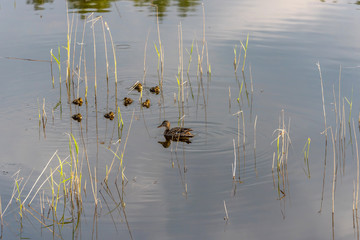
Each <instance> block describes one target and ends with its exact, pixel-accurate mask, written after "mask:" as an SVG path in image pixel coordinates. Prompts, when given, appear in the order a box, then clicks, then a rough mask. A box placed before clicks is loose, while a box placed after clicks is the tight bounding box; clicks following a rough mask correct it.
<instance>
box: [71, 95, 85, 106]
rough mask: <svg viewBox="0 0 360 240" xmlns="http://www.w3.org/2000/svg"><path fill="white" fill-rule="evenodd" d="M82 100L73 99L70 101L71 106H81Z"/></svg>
mask: <svg viewBox="0 0 360 240" xmlns="http://www.w3.org/2000/svg"><path fill="white" fill-rule="evenodd" d="M83 102H84V101H83V99H82V98H81V97H79V98H77V99H74V101H72V103H73V104H75V105H79V106H81V105H82V104H83Z"/></svg>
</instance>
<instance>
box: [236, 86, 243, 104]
mask: <svg viewBox="0 0 360 240" xmlns="http://www.w3.org/2000/svg"><path fill="white" fill-rule="evenodd" d="M243 86H244V81H242V82H241V85H240V90H239V96H238V98H237V101H238V103H240V98H241V93H242V89H243Z"/></svg>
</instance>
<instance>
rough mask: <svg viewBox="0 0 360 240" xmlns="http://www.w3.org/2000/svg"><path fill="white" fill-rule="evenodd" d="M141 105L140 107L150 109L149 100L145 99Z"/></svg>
mask: <svg viewBox="0 0 360 240" xmlns="http://www.w3.org/2000/svg"><path fill="white" fill-rule="evenodd" d="M141 105H142V106H143V107H146V108H149V107H150V100H149V99H146V101H145V102H143V103H142V104H141Z"/></svg>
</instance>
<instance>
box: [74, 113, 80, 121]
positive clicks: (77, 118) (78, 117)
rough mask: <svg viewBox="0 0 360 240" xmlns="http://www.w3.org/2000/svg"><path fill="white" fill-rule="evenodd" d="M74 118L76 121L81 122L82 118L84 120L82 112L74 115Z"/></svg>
mask: <svg viewBox="0 0 360 240" xmlns="http://www.w3.org/2000/svg"><path fill="white" fill-rule="evenodd" d="M72 119H74V120H75V121H78V122H81V120H82V116H81V113H77V114H74V115H72Z"/></svg>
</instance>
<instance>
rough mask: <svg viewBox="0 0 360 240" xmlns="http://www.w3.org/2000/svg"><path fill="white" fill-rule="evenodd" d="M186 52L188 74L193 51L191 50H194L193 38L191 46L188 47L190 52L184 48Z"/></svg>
mask: <svg viewBox="0 0 360 240" xmlns="http://www.w3.org/2000/svg"><path fill="white" fill-rule="evenodd" d="M185 50H186V52H187V53H188V55H189V62H188V67H187V74H188V75H189V72H190V64H191V62H192V53H193V50H194V40H193V41H192V43H191V48H190V52H189V51H188V50H187V49H186V48H185Z"/></svg>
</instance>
